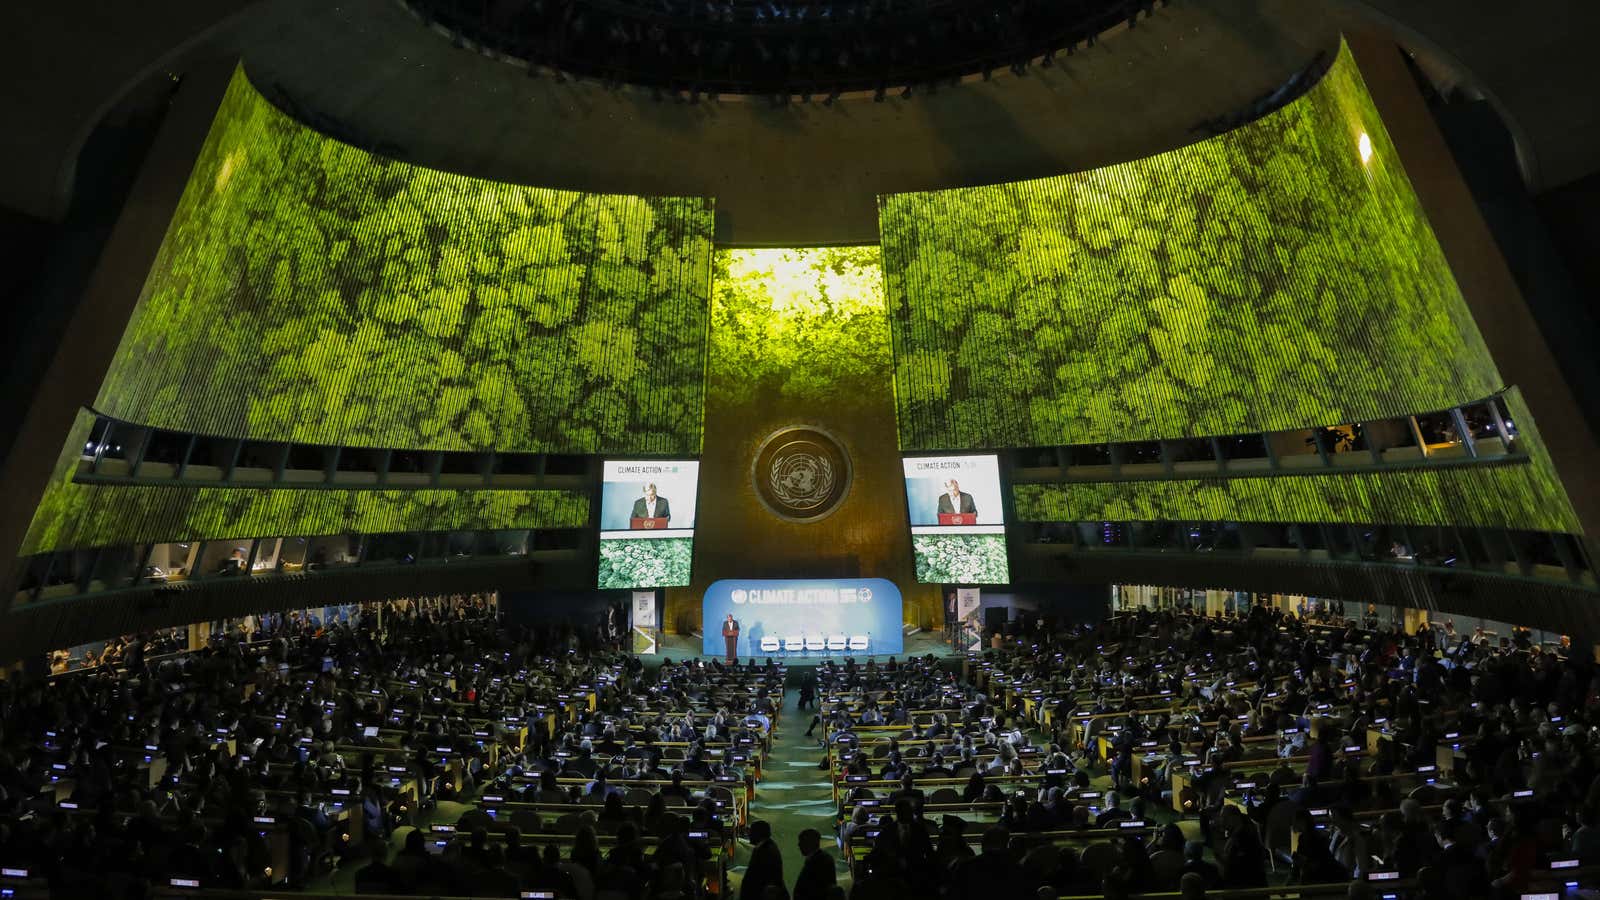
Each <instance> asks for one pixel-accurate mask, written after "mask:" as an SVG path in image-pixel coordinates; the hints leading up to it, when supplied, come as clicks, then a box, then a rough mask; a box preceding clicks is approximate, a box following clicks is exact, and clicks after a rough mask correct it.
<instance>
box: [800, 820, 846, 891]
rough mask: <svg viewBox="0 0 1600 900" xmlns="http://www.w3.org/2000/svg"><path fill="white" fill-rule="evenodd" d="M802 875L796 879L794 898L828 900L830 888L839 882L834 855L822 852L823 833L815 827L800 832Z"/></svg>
mask: <svg viewBox="0 0 1600 900" xmlns="http://www.w3.org/2000/svg"><path fill="white" fill-rule="evenodd" d="M799 843H800V855H801V856H803V857H805V862H803V863H801V864H800V877H799V878H796V879H795V880H794V894H793V898H794V900H826V898H827V897H828V890H829V889H830V888H832V887H833V886H834V885H835V884H836V883H837V882H838V878H837V877H836V876H835V875H834V870H833V857H831V856H829V855H828V854H826V853H824V852H822V834H821V833H820V832H818V831H817V830H816V829H815V828H807V829H805V830H804V831H802V832H800V839H799Z"/></svg>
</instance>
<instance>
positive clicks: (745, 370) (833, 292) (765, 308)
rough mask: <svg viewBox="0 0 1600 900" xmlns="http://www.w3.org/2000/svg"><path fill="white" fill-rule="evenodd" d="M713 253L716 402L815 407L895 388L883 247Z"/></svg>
mask: <svg viewBox="0 0 1600 900" xmlns="http://www.w3.org/2000/svg"><path fill="white" fill-rule="evenodd" d="M713 258H714V270H715V275H714V277H713V289H712V290H713V294H712V306H711V346H712V359H714V360H716V365H715V366H712V367H711V368H710V371H709V373H708V377H707V380H708V381H709V386H708V391H709V392H710V393H711V398H712V402H715V403H718V404H719V405H722V406H725V407H731V406H738V405H743V404H752V403H791V404H804V403H813V404H814V403H818V402H823V403H826V402H828V401H830V400H836V399H837V398H840V397H849V396H852V395H855V394H857V393H860V392H870V393H879V392H883V391H886V390H887V389H888V388H889V385H888V384H887V383H886V379H885V374H884V369H885V365H886V363H887V360H888V359H889V329H888V324H887V323H886V322H885V320H884V316H883V268H882V263H881V260H880V255H879V252H878V248H877V247H815V248H805V249H785V250H729V251H722V252H718V253H716V254H715V255H714V257H713Z"/></svg>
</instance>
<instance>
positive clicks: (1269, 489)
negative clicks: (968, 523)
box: [1011, 388, 1583, 534]
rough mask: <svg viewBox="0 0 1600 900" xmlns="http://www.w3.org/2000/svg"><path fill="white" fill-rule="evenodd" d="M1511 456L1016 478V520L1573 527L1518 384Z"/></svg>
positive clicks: (1511, 396)
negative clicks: (1078, 478)
mask: <svg viewBox="0 0 1600 900" xmlns="http://www.w3.org/2000/svg"><path fill="white" fill-rule="evenodd" d="M1505 401H1506V405H1507V408H1508V409H1509V410H1510V412H1511V416H1510V418H1511V420H1512V421H1514V422H1516V423H1517V429H1518V432H1519V435H1518V438H1517V448H1518V450H1519V451H1520V452H1519V455H1518V456H1514V457H1505V458H1502V459H1500V460H1499V461H1496V462H1492V463H1478V464H1472V465H1461V466H1439V467H1412V468H1394V469H1390V470H1384V469H1381V468H1380V469H1377V470H1375V471H1366V472H1340V471H1338V470H1308V471H1301V472H1299V473H1297V474H1293V475H1276V476H1273V475H1238V476H1233V477H1229V478H1194V479H1181V480H1171V481H1142V480H1140V481H1116V482H1109V481H1104V482H1072V483H1068V484H1018V485H1014V486H1013V487H1012V489H1011V494H1012V499H1013V501H1014V503H1015V508H1016V515H1017V518H1018V519H1019V520H1021V521H1024V522H1093V521H1107V522H1155V521H1169V522H1170V521H1191V522H1320V523H1331V524H1351V525H1367V524H1400V525H1424V526H1429V525H1434V526H1450V525H1459V526H1463V527H1468V528H1510V529H1516V530H1525V531H1546V532H1562V533H1567V534H1582V533H1583V526H1582V524H1581V523H1580V522H1579V520H1578V515H1577V512H1576V511H1574V510H1573V508H1572V501H1571V499H1570V498H1569V497H1568V496H1567V491H1566V488H1565V487H1564V486H1563V485H1562V483H1561V479H1560V478H1559V477H1558V476H1557V474H1556V470H1555V465H1554V463H1552V462H1551V460H1550V454H1549V451H1548V450H1547V449H1546V447H1545V444H1544V439H1543V436H1542V435H1541V434H1540V432H1539V429H1538V427H1537V426H1536V425H1535V424H1534V421H1533V416H1531V415H1529V413H1528V408H1527V403H1526V401H1524V400H1523V398H1522V392H1521V391H1520V390H1518V389H1517V388H1511V389H1510V390H1508V391H1507V392H1506V394H1505Z"/></svg>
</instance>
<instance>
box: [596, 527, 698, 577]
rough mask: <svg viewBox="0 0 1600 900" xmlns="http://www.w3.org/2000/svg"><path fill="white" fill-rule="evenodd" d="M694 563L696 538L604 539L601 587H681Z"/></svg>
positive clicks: (601, 553)
mask: <svg viewBox="0 0 1600 900" xmlns="http://www.w3.org/2000/svg"><path fill="white" fill-rule="evenodd" d="M693 562H694V538H688V537H673V538H651V539H647V540H628V539H621V540H618V539H610V540H604V539H603V540H601V541H600V583H599V587H602V588H654V587H682V586H683V585H686V584H688V583H689V575H690V573H691V571H692V568H693V567H692V563H693Z"/></svg>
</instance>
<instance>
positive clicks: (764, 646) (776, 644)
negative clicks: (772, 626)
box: [761, 635, 783, 653]
mask: <svg viewBox="0 0 1600 900" xmlns="http://www.w3.org/2000/svg"><path fill="white" fill-rule="evenodd" d="M782 647H783V642H782V641H780V640H778V639H777V638H775V637H773V636H771V635H766V636H764V637H762V638H761V652H762V653H777V652H778V651H779V650H780V649H781V648H782Z"/></svg>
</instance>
